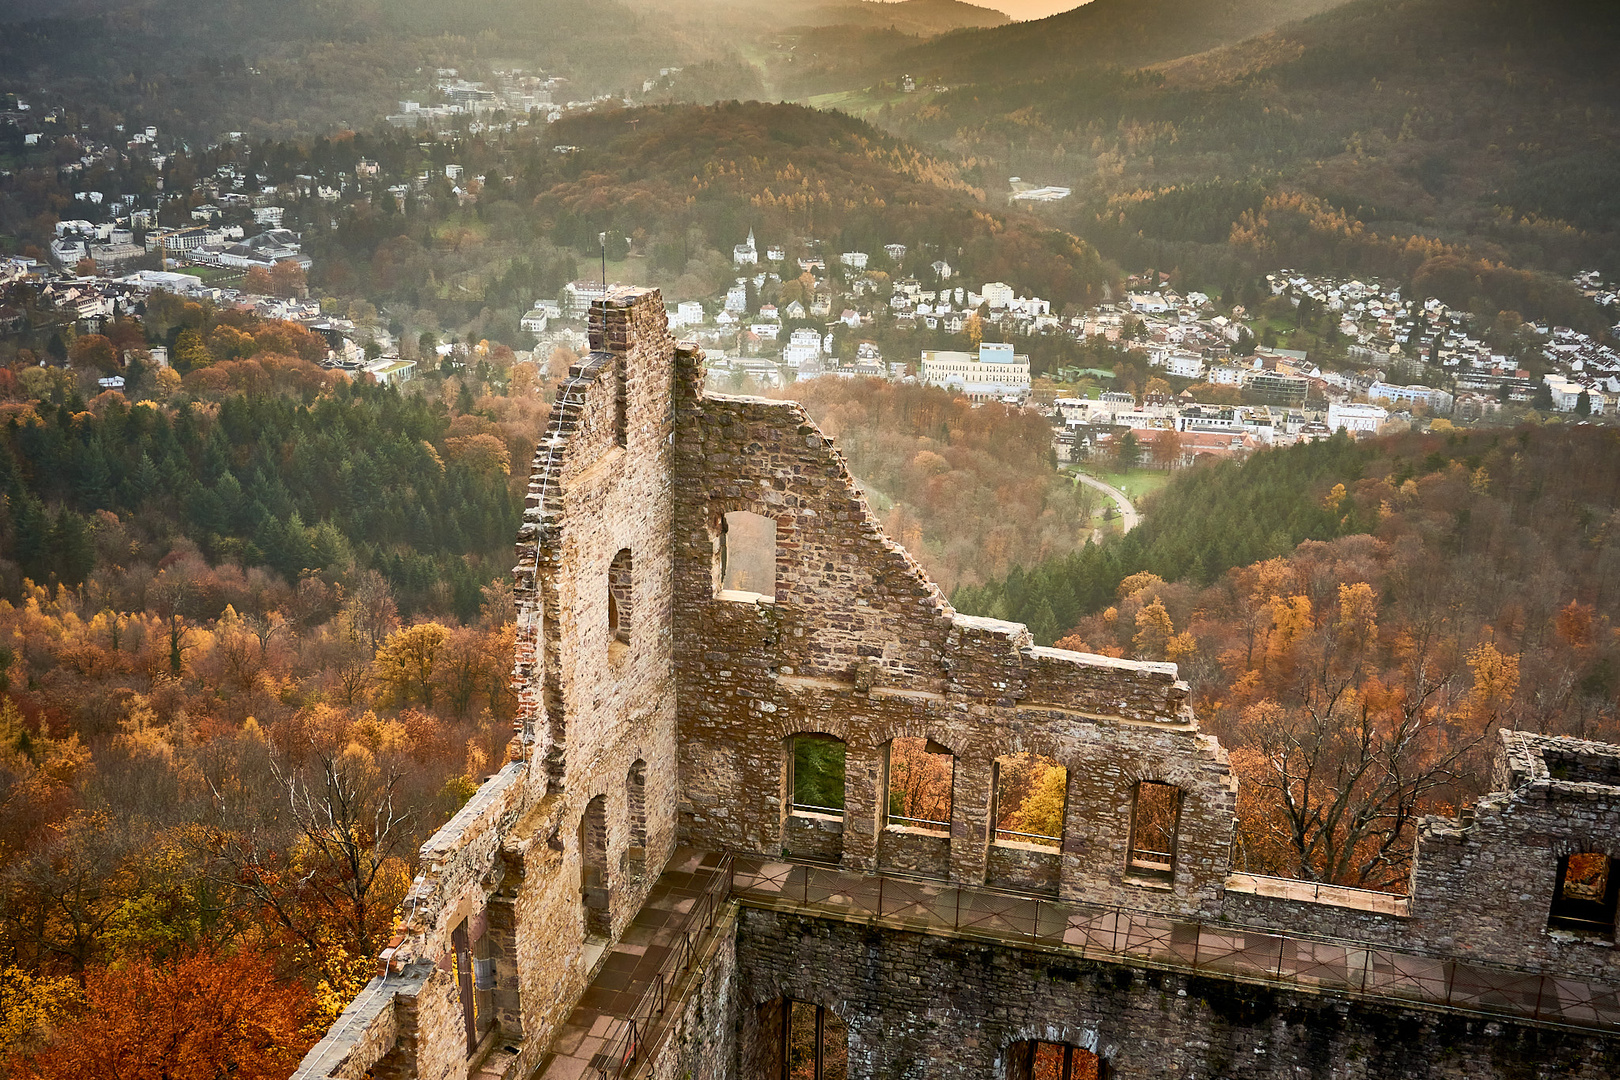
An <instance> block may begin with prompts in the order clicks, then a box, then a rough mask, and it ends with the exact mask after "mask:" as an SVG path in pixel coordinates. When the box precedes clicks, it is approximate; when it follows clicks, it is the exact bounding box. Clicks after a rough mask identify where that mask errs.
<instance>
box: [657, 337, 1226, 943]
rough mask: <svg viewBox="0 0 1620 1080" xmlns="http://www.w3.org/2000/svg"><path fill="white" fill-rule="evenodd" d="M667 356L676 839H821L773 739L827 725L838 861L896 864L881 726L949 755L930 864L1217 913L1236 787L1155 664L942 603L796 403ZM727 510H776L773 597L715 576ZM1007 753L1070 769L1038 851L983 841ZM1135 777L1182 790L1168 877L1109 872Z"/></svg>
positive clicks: (816, 852) (886, 734) (1177, 690)
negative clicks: (1054, 847)
mask: <svg viewBox="0 0 1620 1080" xmlns="http://www.w3.org/2000/svg"><path fill="white" fill-rule="evenodd" d="M677 363H678V365H679V368H680V370H679V378H678V380H677V385H678V400H677V406H678V415H677V423H676V438H675V449H676V453H675V462H674V464H675V468H676V471H677V473H676V484H677V487H678V488H679V489H680V491H681V492H682V493H683V494H682V498H681V499H679V500H678V501H677V505H676V507H675V516H674V528H675V532H674V549H675V598H676V604H675V624H676V627H677V632H676V650H675V664H676V672H677V680H678V684H679V687H680V733H681V739H680V753H681V779H682V806H681V835H682V840H683V842H686V843H691V844H693V845H695V846H699V847H708V848H714V849H721V848H731V849H736V850H743V851H756V852H776V851H782V850H787V851H790V852H797V851H800V850H803V851H804V853H805V854H806V855H810V856H812V857H817V858H825V857H827V854H828V845H825V844H823V845H820V846H811V845H810V844H809V841H810V840H811V839H812V838H814V837H816V836H818V835H819V834H818V833H817V830H816V827H815V825H814V824H812V823H810V822H803V821H799V820H797V818H795V817H794V816H792V815H790V814H789V813H788V812H787V805H786V804H787V798H788V792H787V790H786V775H785V760H786V754H785V751H784V747H785V744H786V741H787V740H788V739H790V738H791V737H793V736H794V735H799V734H809V733H824V734H829V735H833V736H836V737H837V738H839V739H842V740H843V741H844V742H845V744H846V758H845V814H844V827H843V833H842V838H841V840H842V843H841V856H840V857H841V863H842V865H844V866H846V867H856V868H862V869H875V868H876V866H877V865H878V861H879V848H880V846H881V847H882V848H883V849H884V850H885V851H889V852H893V853H896V855H897V856H898V857H899V858H900V859H901V860H902V863H904V862H905V861H906V858H907V857H906V856H904V855H900V854H898V853H899V852H901V851H903V850H904V845H905V844H906V843H908V842H909V841H904V840H901V841H900V842H899V843H898V844H897V843H896V842H894V841H892V840H891V841H890V842H887V843H883V844H881V845H880V836H881V835H882V834H883V833H884V832H885V831H886V828H887V824H886V823H887V818H886V815H885V813H884V807H885V805H886V803H885V792H884V790H883V762H884V760H885V754H886V750H887V745H888V743H889V741H890V740H891V739H893V738H895V737H898V736H910V737H922V738H927V739H931V740H933V741H934V742H935V743H938V744H940V745H942V746H944V747H946V748H948V749H949V750H951V751H952V753H953V754H954V755H955V758H956V762H955V772H954V776H955V784H954V792H953V800H952V803H953V807H952V821H951V828H950V836H949V840H948V842H947V843H948V849H949V854H948V856H947V859H946V863H945V865H944V866H943V867H940V868H939V869H938V870H937V871H936V872H939V873H944V874H948V876H949V877H950V878H951V879H952V880H956V881H961V882H964V883H972V884H983V883H985V882H986V881H987V880H991V881H994V880H997V879H998V876H999V877H1000V879H1001V880H1003V881H1004V882H1005V883H1006V884H1008V885H1011V886H1014V887H1030V888H1040V889H1042V890H1043V891H1055V892H1058V893H1060V894H1061V895H1063V896H1066V897H1079V896H1082V895H1083V896H1087V897H1089V898H1091V899H1093V900H1096V901H1101V902H1115V903H1129V904H1132V905H1135V906H1141V907H1148V908H1152V909H1155V910H1165V911H1174V912H1178V913H1179V912H1203V913H1206V914H1213V913H1215V912H1217V911H1218V910H1219V905H1220V892H1221V883H1222V880H1223V879H1224V876H1225V874H1226V870H1227V862H1228V849H1229V847H1230V843H1231V835H1232V813H1233V805H1234V791H1235V789H1234V786H1233V782H1232V779H1231V776H1230V773H1229V771H1228V769H1227V766H1226V760H1225V756H1224V754H1223V753H1222V752H1221V750H1220V748H1219V746H1218V745H1216V744H1215V742H1214V741H1213V740H1212V739H1209V738H1207V737H1204V736H1202V735H1200V734H1199V732H1198V728H1197V723H1196V721H1195V720H1194V718H1193V716H1192V715H1191V712H1190V710H1189V709H1188V708H1187V705H1186V700H1185V699H1186V693H1187V688H1186V686H1185V684H1183V683H1181V682H1179V681H1178V679H1177V677H1176V670H1175V667H1174V665H1171V664H1154V663H1140V662H1134V661H1127V660H1115V659H1111V658H1108V657H1099V656H1087V655H1081V654H1078V653H1071V652H1065V651H1063V650H1058V649H1042V648H1036V647H1035V646H1034V645H1033V643H1032V641H1031V639H1030V636H1029V634H1028V632H1027V631H1026V630H1025V628H1024V627H1022V626H1020V625H1017V624H1013V623H1002V622H997V621H995V620H991V619H980V618H972V617H968V616H963V615H959V614H957V613H956V612H954V611H952V610H951V608H950V606H949V605H948V604H947V603H945V601H944V599H943V597H942V596H941V595H940V593H939V590H938V589H937V588H936V587H935V586H934V584H933V583H932V582H930V581H929V580H928V578H927V577H926V575H924V574H923V572H922V570H921V569H920V568H919V567H918V566H917V565H916V563H915V562H914V561H913V560H912V559H911V557H910V556H909V555H907V554H906V553H905V552H904V550H902V549H900V548H899V547H897V546H896V545H895V544H894V543H893V542H892V541H890V540H889V539H888V538H887V537H885V536H884V535H883V533H882V531H881V530H880V529H879V528H878V525H877V522H876V520H875V519H874V518H873V517H872V515H871V513H870V512H869V510H868V508H867V505H866V502H865V499H864V497H863V496H862V495H861V493H860V489H859V487H858V486H857V485H856V484H855V483H854V481H853V479H852V478H851V477H850V475H849V472H848V470H847V469H846V468H845V465H844V461H843V458H842V456H841V455H840V454H839V453H838V452H837V450H836V449H834V448H833V446H832V445H831V443H830V441H829V440H827V439H826V438H824V437H823V436H822V435H821V434H820V433H819V431H818V430H817V429H816V427H815V425H814V424H813V423H811V422H810V420H809V419H808V417H806V415H805V414H804V412H803V410H802V409H801V408H800V407H799V406H798V405H796V404H793V403H788V402H778V401H767V400H763V399H756V398H730V397H719V396H715V395H703V394H701V393H700V392H699V390H698V386H699V381H698V380H699V372H698V364H697V357H696V356H695V355H687V354H683V355H681V356H678V357H677ZM734 511H748V512H750V513H754V514H760V515H763V516H766V517H769V518H771V519H772V520H773V521H774V522H775V523H776V547H777V557H776V588H775V594H774V599H773V600H768V601H767V600H763V599H759V598H753V597H750V598H748V599H746V600H739V599H735V598H733V597H732V594H721V593H720V592H719V591H718V589H717V582H718V573H717V570H716V564H717V560H718V559H719V557H720V554H719V552H720V546H721V544H722V541H723V538H722V533H721V524H720V523H721V521H722V519H723V516H724V515H725V514H727V513H731V512H734ZM1026 751H1028V752H1034V753H1038V754H1043V755H1046V756H1048V757H1050V758H1053V759H1054V760H1056V761H1058V762H1059V763H1061V764H1063V765H1064V766H1065V767H1067V768H1068V770H1069V776H1070V786H1069V794H1068V806H1067V811H1066V815H1065V826H1064V842H1063V847H1062V851H1061V855H1054V856H1052V857H1051V858H1047V857H1046V856H1045V854H1044V853H1035V854H1033V855H1031V854H1030V853H1027V852H1023V851H1022V850H1020V848H1019V847H1017V846H1014V847H1010V848H1007V849H1005V850H1003V849H1002V847H1001V845H999V844H995V843H993V842H992V834H991V831H990V828H989V817H990V802H991V781H992V775H993V770H994V762H995V760H996V758H998V757H1001V756H1004V755H1009V754H1017V753H1021V752H1026ZM1140 780H1162V781H1165V782H1169V783H1173V784H1175V785H1177V786H1178V787H1180V788H1181V789H1182V791H1183V793H1184V803H1183V812H1182V819H1181V820H1182V824H1181V829H1180V833H1179V840H1178V848H1177V852H1176V854H1177V873H1176V875H1175V878H1174V880H1173V881H1172V882H1171V883H1170V886H1169V887H1168V888H1166V887H1164V886H1163V884H1162V883H1160V882H1157V881H1154V882H1147V881H1142V880H1139V879H1137V878H1134V877H1133V876H1132V875H1130V874H1128V873H1127V872H1126V867H1125V861H1126V850H1127V847H1128V842H1129V832H1130V822H1131V812H1132V802H1133V798H1134V791H1135V786H1136V784H1137V782H1138V781H1140ZM1003 870H1005V871H1008V873H1007V874H1005V875H1004V874H1001V871H1003ZM987 875H989V876H988V877H987Z"/></svg>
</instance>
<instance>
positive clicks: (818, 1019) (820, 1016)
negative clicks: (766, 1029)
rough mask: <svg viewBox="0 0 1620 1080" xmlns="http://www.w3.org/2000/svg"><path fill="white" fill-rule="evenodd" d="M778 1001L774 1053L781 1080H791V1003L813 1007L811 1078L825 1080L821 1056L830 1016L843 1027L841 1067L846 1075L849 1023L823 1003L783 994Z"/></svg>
mask: <svg viewBox="0 0 1620 1080" xmlns="http://www.w3.org/2000/svg"><path fill="white" fill-rule="evenodd" d="M781 1002H782V1030H781V1046H780V1047H779V1048H778V1056H779V1057H780V1059H781V1064H782V1071H781V1080H792V1064H793V1062H792V1053H791V1050H792V1046H793V1006H795V1005H803V1006H805V1007H807V1008H813V1009H815V1013H814V1019H813V1020H812V1024H813V1034H812V1035H811V1047H812V1051H811V1053H812V1057H811V1061H810V1075H811V1080H826V1075H827V1070H826V1059H825V1055H826V1051H827V1037H828V1034H829V1031H828V1024H827V1017H829V1016H831V1017H832V1018H833V1020H834V1021H835V1022H836V1024H837V1026H838V1027H842V1028H843V1029H844V1054H845V1064H844V1068H845V1075H846V1076H847V1075H848V1067H849V1066H848V1055H849V1026H848V1024H847V1023H846V1022H845V1020H844V1018H843V1017H841V1016H839V1015H838V1013H837V1012H836V1011H834V1010H832V1009H829V1008H828V1007H827V1006H825V1005H822V1004H820V1003H819V1002H814V1001H801V1000H799V999H797V998H791V997H787V996H786V995H783V997H782V999H781Z"/></svg>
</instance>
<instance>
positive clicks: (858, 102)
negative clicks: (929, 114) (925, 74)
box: [804, 90, 929, 120]
mask: <svg viewBox="0 0 1620 1080" xmlns="http://www.w3.org/2000/svg"><path fill="white" fill-rule="evenodd" d="M924 93H929V91H925V90H918V91H916V92H915V93H911V94H903V93H901V92H900V91H899V90H882V91H878V92H877V93H873V92H872V91H871V90H845V91H841V92H839V93H836V94H816V95H814V96H812V97H808V98H805V100H804V104H806V105H808V106H810V107H811V108H813V109H836V110H838V111H839V112H842V113H848V114H849V115H850V116H854V117H858V118H860V119H862V120H866V119H870V118H871V117H872V116H873V115H874V114H875V113H876V112H877V111H878V110H879V109H881V108H883V106H885V105H893V104H896V103H898V102H900V101H903V100H906V99H915V98H916V97H917V95H918V94H924Z"/></svg>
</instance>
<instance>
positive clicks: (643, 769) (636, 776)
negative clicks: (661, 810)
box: [624, 759, 647, 848]
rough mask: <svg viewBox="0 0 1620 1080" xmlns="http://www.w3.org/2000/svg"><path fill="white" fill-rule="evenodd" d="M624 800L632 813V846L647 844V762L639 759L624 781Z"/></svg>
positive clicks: (637, 846) (630, 813) (642, 846)
mask: <svg viewBox="0 0 1620 1080" xmlns="http://www.w3.org/2000/svg"><path fill="white" fill-rule="evenodd" d="M624 802H625V807H626V809H627V810H628V811H629V815H630V846H631V847H633V848H645V847H646V846H647V763H646V762H645V761H641V760H639V759H638V760H637V761H636V763H635V764H634V765H631V766H630V773H629V775H628V776H626V777H625V781H624Z"/></svg>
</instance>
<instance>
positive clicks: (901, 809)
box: [888, 738, 956, 832]
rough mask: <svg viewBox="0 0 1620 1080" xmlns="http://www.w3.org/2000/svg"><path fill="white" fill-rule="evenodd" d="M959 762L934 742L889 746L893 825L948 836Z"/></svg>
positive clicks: (913, 741) (900, 741)
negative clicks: (954, 782)
mask: <svg viewBox="0 0 1620 1080" xmlns="http://www.w3.org/2000/svg"><path fill="white" fill-rule="evenodd" d="M955 773H956V758H955V757H954V756H953V755H952V754H951V752H950V750H948V749H946V748H945V747H943V746H941V745H940V744H939V743H936V742H934V741H933V740H932V739H915V738H899V739H894V740H891V741H890V743H889V820H888V823H889V824H890V825H899V826H904V827H906V828H911V829H929V830H932V831H934V832H948V831H950V827H951V790H952V783H953V781H954V779H955Z"/></svg>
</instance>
